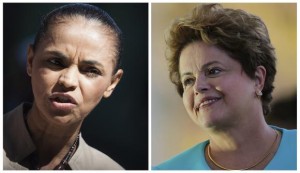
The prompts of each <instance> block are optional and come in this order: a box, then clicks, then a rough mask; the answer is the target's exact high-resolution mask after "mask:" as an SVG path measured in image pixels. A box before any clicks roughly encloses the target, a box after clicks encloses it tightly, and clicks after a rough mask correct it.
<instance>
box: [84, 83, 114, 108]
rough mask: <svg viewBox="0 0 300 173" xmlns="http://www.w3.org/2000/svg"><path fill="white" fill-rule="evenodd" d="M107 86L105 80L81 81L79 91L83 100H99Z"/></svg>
mask: <svg viewBox="0 0 300 173" xmlns="http://www.w3.org/2000/svg"><path fill="white" fill-rule="evenodd" d="M107 87H108V82H107V80H97V81H88V80H84V81H82V82H81V92H82V96H83V99H84V101H85V102H97V103H98V102H99V101H100V100H101V98H102V97H103V94H104V92H105V91H106V89H107Z"/></svg>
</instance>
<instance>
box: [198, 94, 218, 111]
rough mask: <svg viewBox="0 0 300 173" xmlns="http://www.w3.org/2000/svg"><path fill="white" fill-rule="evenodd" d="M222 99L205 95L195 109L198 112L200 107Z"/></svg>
mask: <svg viewBox="0 0 300 173" xmlns="http://www.w3.org/2000/svg"><path fill="white" fill-rule="evenodd" d="M220 99H221V98H220V97H205V98H203V99H202V100H201V101H200V103H198V104H196V107H195V111H196V112H198V111H199V110H200V109H203V108H206V107H209V106H211V105H212V104H214V103H215V102H217V101H219V100H220Z"/></svg>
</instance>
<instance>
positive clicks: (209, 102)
mask: <svg viewBox="0 0 300 173" xmlns="http://www.w3.org/2000/svg"><path fill="white" fill-rule="evenodd" d="M218 100H220V99H219V98H214V99H209V100H205V101H204V102H202V103H201V104H200V105H199V107H200V108H201V107H204V106H208V105H211V104H213V103H214V102H216V101H218Z"/></svg>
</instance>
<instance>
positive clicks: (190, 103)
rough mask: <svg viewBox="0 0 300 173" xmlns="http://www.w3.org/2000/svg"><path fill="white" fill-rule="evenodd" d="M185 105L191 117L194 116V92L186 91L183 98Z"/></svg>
mask: <svg viewBox="0 0 300 173" xmlns="http://www.w3.org/2000/svg"><path fill="white" fill-rule="evenodd" d="M182 100H183V104H184V107H185V109H186V111H187V112H188V114H189V115H191V114H193V107H194V92H192V91H190V90H186V91H185V92H184V93H183V96H182Z"/></svg>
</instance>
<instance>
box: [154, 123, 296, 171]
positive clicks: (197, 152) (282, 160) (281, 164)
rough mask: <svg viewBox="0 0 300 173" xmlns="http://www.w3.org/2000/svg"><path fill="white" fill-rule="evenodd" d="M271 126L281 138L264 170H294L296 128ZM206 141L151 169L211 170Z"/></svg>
mask: <svg viewBox="0 0 300 173" xmlns="http://www.w3.org/2000/svg"><path fill="white" fill-rule="evenodd" d="M271 127H272V128H274V129H277V130H279V131H280V132H281V133H282V138H281V142H280V145H279V148H278V150H277V152H276V154H275V156H274V157H273V159H272V160H271V161H270V163H269V164H268V165H267V166H266V167H265V170H296V169H297V130H287V129H283V128H279V127H275V126H271ZM208 142H209V141H205V142H202V143H200V144H197V145H195V146H194V147H192V148H190V149H188V150H186V151H184V152H182V153H180V154H178V155H177V156H175V157H173V158H171V159H170V160H167V161H165V162H164V163H162V164H160V165H158V166H155V167H153V170H211V168H210V167H209V166H208V164H207V162H206V160H205V155H204V148H205V146H206V145H207V144H208Z"/></svg>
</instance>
